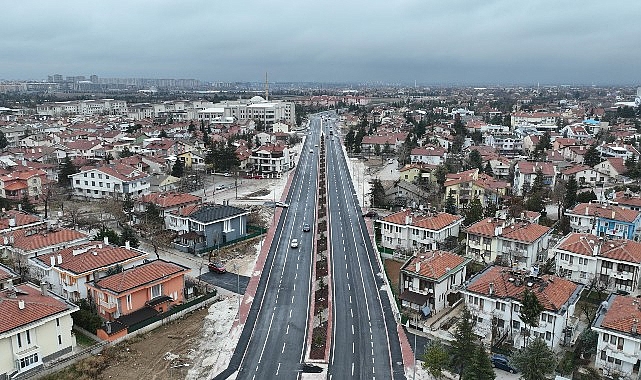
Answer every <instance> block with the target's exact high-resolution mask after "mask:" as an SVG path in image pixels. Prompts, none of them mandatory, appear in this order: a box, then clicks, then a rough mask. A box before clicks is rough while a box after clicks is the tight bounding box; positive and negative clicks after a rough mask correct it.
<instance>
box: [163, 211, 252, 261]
mask: <svg viewBox="0 0 641 380" xmlns="http://www.w3.org/2000/svg"><path fill="white" fill-rule="evenodd" d="M249 213H250V212H249V211H247V210H244V209H241V208H238V207H233V206H229V205H219V204H210V203H206V204H199V205H191V206H186V207H182V208H180V209H178V210H173V211H171V212H169V213H168V214H169V221H168V223H167V228H168V229H170V230H174V231H178V232H179V235H178V236H177V237H176V240H175V241H174V245H175V246H176V248H177V249H179V250H181V251H184V252H192V253H199V252H202V251H206V250H208V249H209V250H211V249H214V248H218V247H220V246H223V245H225V244H228V243H230V242H232V241H234V240H237V239H240V238H242V237H244V236H246V235H247V216H248V215H249Z"/></svg>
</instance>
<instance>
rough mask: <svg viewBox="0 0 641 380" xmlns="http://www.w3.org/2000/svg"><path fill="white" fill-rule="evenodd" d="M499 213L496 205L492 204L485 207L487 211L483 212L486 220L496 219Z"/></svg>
mask: <svg viewBox="0 0 641 380" xmlns="http://www.w3.org/2000/svg"><path fill="white" fill-rule="evenodd" d="M497 211H498V208H497V207H496V203H494V202H490V203H488V204H487V206H486V207H485V211H484V212H483V215H484V216H485V217H486V218H494V217H496V212H497Z"/></svg>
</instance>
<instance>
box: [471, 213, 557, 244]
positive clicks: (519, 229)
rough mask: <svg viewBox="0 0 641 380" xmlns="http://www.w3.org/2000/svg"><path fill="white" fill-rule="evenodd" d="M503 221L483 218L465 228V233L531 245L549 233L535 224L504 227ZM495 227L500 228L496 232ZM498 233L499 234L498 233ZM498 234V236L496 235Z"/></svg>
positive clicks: (547, 229) (521, 223) (517, 223)
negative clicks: (497, 237) (496, 237)
mask: <svg viewBox="0 0 641 380" xmlns="http://www.w3.org/2000/svg"><path fill="white" fill-rule="evenodd" d="M505 223H506V221H505V220H501V219H495V218H485V219H483V220H480V221H478V222H476V223H474V224H472V225H471V226H469V227H467V229H466V232H467V233H468V234H472V235H479V236H487V237H495V236H500V237H502V238H504V239H509V240H516V241H520V242H525V243H533V242H535V241H536V240H538V239H540V238H541V237H542V236H543V235H545V234H547V233H548V232H550V228H549V227H546V226H542V225H540V224H536V223H529V222H522V221H517V222H514V223H512V224H508V225H504V224H505ZM496 227H501V229H500V230H497V229H496ZM499 231H500V233H498V232H499ZM497 233H498V234H497Z"/></svg>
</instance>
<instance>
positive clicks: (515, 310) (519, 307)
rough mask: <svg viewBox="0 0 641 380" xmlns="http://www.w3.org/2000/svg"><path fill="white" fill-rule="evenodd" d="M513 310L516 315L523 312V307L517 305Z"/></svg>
mask: <svg viewBox="0 0 641 380" xmlns="http://www.w3.org/2000/svg"><path fill="white" fill-rule="evenodd" d="M513 309H514V312H515V313H518V312H519V311H520V310H521V305H518V304H515V305H514V307H513Z"/></svg>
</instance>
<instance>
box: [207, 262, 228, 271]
mask: <svg viewBox="0 0 641 380" xmlns="http://www.w3.org/2000/svg"><path fill="white" fill-rule="evenodd" d="M207 267H208V268H209V270H210V271H211V272H215V273H225V272H227V269H226V268H225V266H224V265H223V263H221V262H220V261H212V262H211V263H209V264H208V265H207Z"/></svg>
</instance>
